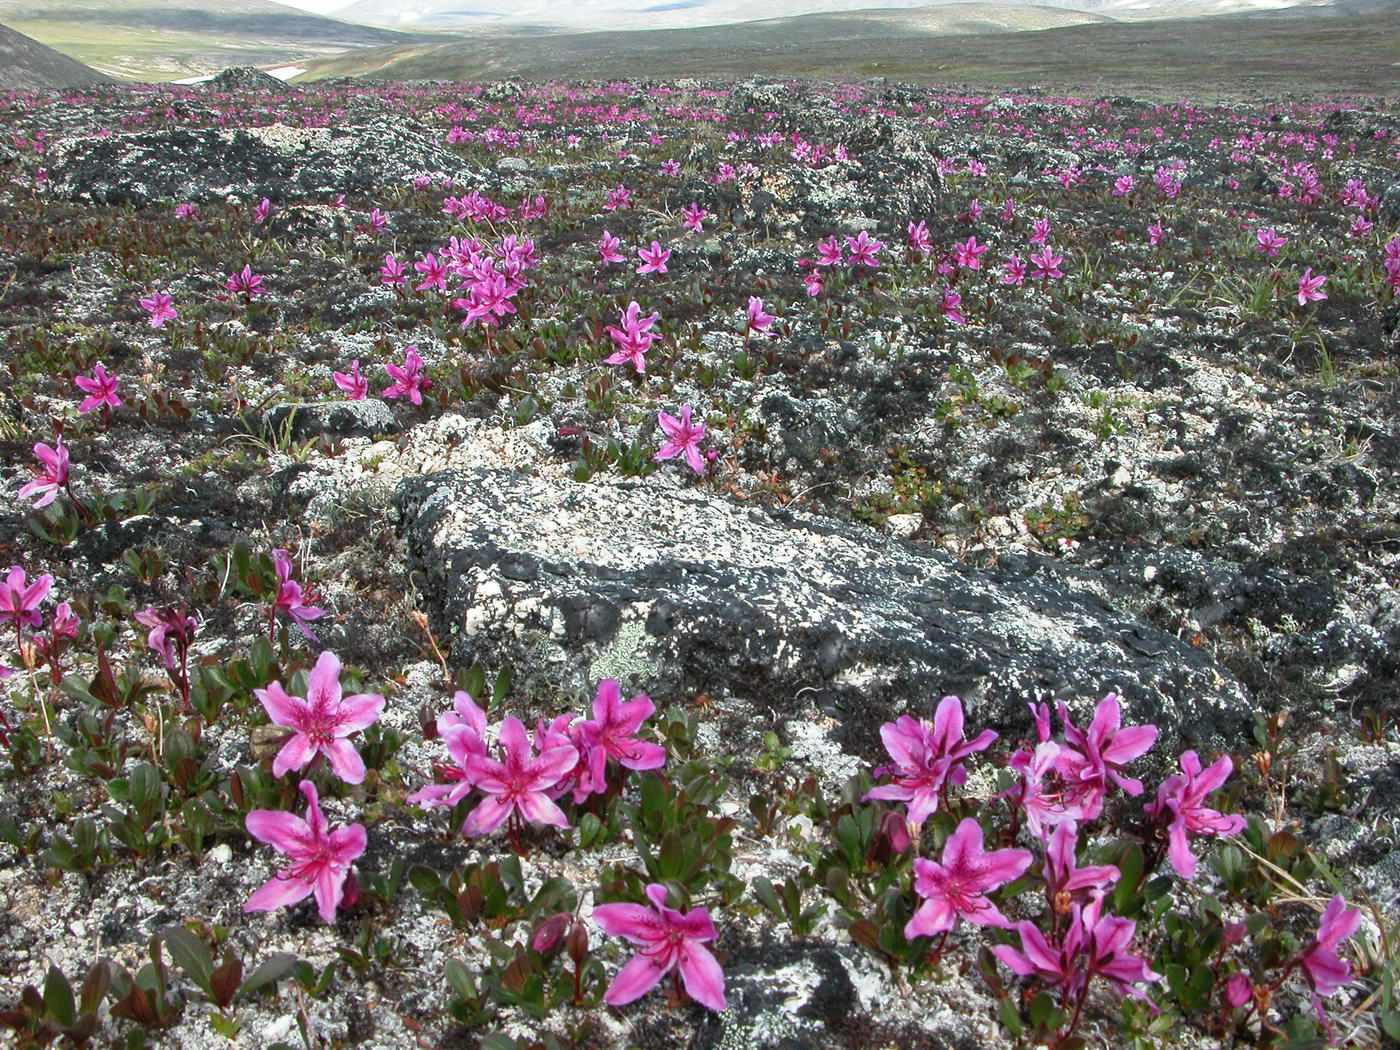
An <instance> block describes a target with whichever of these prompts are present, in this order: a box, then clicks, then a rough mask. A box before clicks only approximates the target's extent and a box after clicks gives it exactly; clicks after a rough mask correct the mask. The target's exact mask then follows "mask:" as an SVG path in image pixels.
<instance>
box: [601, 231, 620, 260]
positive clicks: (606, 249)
mask: <svg viewBox="0 0 1400 1050" xmlns="http://www.w3.org/2000/svg"><path fill="white" fill-rule="evenodd" d="M621 245H622V238H621V237H614V236H613V235H612V234H610V233H609V232H608V231H607V230H604V231H603V236H602V237H600V238H598V255H599V256H600V257H601V258H602V260H603V262H604V264H607V263H615V262H623V261H624V260H625V259H626V256H625V255H623V254H622V253H621V252H619V251H618V250H617V249H618V248H619V247H621Z"/></svg>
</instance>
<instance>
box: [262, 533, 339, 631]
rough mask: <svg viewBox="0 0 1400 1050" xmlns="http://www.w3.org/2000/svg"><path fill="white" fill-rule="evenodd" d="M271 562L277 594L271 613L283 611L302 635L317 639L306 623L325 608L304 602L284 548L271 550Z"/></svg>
mask: <svg viewBox="0 0 1400 1050" xmlns="http://www.w3.org/2000/svg"><path fill="white" fill-rule="evenodd" d="M272 564H273V566H274V568H276V570H277V596H276V597H275V598H274V599H273V600H272V615H273V616H275V615H276V614H277V612H278V610H281V611H283V612H285V613H286V614H287V615H288V616H290V617H291V618H292V620H293V622H294V623H295V624H296V625H297V627H298V628H299V629H300V630H301V633H302V636H303V637H305V638H308V639H310V640H311V641H313V642H314V641H318V639H317V637H316V635H315V634H314V633H313V632H312V630H311V628H310V627H308V626H307V623H308V622H310V621H311V620H319V619H320V618H321V617H322V616H325V615H326V610H325V609H318V608H316V606H314V605H308V604H306V599H305V596H304V595H303V594H302V590H301V584H299V583H297V581H296V580H294V579H292V562H291V559H289V558H288V557H287V552H286V551H285V550H281V549H278V550H275V551H273V552H272Z"/></svg>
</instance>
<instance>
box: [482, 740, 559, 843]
mask: <svg viewBox="0 0 1400 1050" xmlns="http://www.w3.org/2000/svg"><path fill="white" fill-rule="evenodd" d="M499 746H500V751H501V755H502V757H503V759H504V761H497V760H496V759H493V758H489V757H487V756H485V755H468V756H467V761H466V769H467V773H468V774H469V775H470V776H471V777H472V779H473V780H474V781H475V784H476V788H477V790H479V791H481V792H482V793H483V794H484V795H485V796H486V797H485V798H484V799H482V800H481V802H479V803H478V804H477V807H476V808H475V809H473V810H472V811H471V813H470V814H468V816H467V820H466V823H464V824H463V825H462V834H464V835H485V834H487V833H488V832H491V831H494V830H495V829H496V828H498V827H500V826H501V824H502V823H503V822H504V821H505V819H506V818H507V817H511V816H514V815H517V814H518V815H519V816H520V817H521V818H523V819H525V820H527V821H532V822H534V823H538V824H552V825H554V826H555V827H557V828H567V827H568V826H569V820H568V818H567V817H566V816H564V811H563V810H561V809H560V808H559V807H558V806H556V805H555V804H554V802H553V801H552V800H551V799H550V797H549V794H548V792H549V789H550V788H552V787H554V785H556V784H557V783H559V781H560V780H562V779H563V778H564V777H565V776H567V775H568V773H569V772H570V771H571V770H572V769H573V768H574V764H575V763H576V762H577V761H578V749H577V748H575V747H573V746H572V745H571V744H559V745H557V746H554V747H548V748H545V750H543V751H542V752H540V754H539V755H538V756H535V755H534V754H532V751H533V749H532V748H531V747H530V741H529V739H528V738H527V737H526V735H525V727H524V726H523V725H522V724H521V723H520V719H518V718H507V719H506V720H505V721H504V722H502V723H501V736H500V744H499Z"/></svg>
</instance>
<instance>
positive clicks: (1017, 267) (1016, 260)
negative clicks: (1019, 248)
mask: <svg viewBox="0 0 1400 1050" xmlns="http://www.w3.org/2000/svg"><path fill="white" fill-rule="evenodd" d="M1001 268H1002V269H1003V270H1005V271H1006V273H1005V274H1003V275H1002V278H1001V283H1002V284H1013V285H1016V286H1017V287H1018V288H1019V287H1020V286H1021V285H1023V284H1025V283H1026V260H1025V259H1022V258H1021V257H1020V256H1019V255H1013V256H1012V257H1011V258H1010V260H1008V261H1007V262H1004V263H1002V264H1001Z"/></svg>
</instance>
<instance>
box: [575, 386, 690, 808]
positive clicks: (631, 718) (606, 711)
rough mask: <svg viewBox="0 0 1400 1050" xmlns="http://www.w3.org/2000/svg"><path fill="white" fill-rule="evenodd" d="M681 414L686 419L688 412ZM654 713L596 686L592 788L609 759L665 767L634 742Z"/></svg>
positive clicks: (613, 684)
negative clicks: (643, 724)
mask: <svg viewBox="0 0 1400 1050" xmlns="http://www.w3.org/2000/svg"><path fill="white" fill-rule="evenodd" d="M686 407H687V408H689V406H686ZM682 414H683V415H686V416H688V415H689V413H688V412H683V413H682ZM701 430H702V431H703V430H704V427H701ZM655 713H656V705H655V704H654V703H652V701H651V697H649V696H647V695H646V694H645V693H638V694H637V695H636V696H634V697H633V698H632V699H631V700H623V699H622V689H621V687H620V686H619V685H618V682H617V679H616V678H604V679H603V680H602V681H601V682H599V683H598V692H597V695H596V696H594V698H593V717H592V719H590V720H589V721H587V722H584V723H583V724H582V725H581V726H580V727H579V728H580V731H581V734H582V736H583V739H584V741H585V743H586V744H587V745H588V748H589V752H590V754H589V758H590V765H591V771H592V774H593V782H594V783H595V784H598V785H601V784H604V783H606V780H605V777H604V774H605V773H606V767H607V763H608V760H609V759H611V760H612V761H614V762H616V763H617V764H618V765H620V766H622V767H623V768H625V769H636V770H644V769H660V768H661V767H662V766H664V765H665V764H666V749H665V748H664V747H662V746H661V745H660V744H654V743H651V742H650V741H646V740H638V739H637V730H638V729H640V728H641V727H642V723H643V722H645V721H646V720H647V719H648V718H650V717H651V716H652V715H653V714H655Z"/></svg>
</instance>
